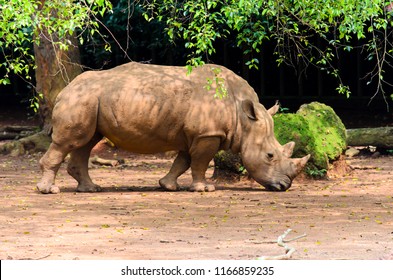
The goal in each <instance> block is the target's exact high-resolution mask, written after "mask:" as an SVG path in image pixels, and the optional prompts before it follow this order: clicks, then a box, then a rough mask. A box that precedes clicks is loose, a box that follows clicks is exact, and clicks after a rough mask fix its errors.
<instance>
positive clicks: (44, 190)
mask: <svg viewBox="0 0 393 280" xmlns="http://www.w3.org/2000/svg"><path fill="white" fill-rule="evenodd" d="M37 189H38V191H39V192H41V193H43V194H49V193H59V192H60V189H59V187H56V186H55V185H51V186H50V187H48V186H47V185H43V184H40V183H39V184H37Z"/></svg>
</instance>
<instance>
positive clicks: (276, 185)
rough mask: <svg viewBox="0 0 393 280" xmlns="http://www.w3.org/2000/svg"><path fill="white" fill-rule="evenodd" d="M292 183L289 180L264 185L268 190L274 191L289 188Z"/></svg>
mask: <svg viewBox="0 0 393 280" xmlns="http://www.w3.org/2000/svg"><path fill="white" fill-rule="evenodd" d="M291 185H292V182H287V181H284V180H282V181H280V182H278V183H273V184H265V185H264V187H265V188H266V189H267V190H268V191H273V192H284V191H286V190H287V189H289V188H290V187H291Z"/></svg>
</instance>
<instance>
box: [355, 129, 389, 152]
mask: <svg viewBox="0 0 393 280" xmlns="http://www.w3.org/2000/svg"><path fill="white" fill-rule="evenodd" d="M347 144H348V146H375V147H379V148H384V149H390V148H393V127H375V128H354V129H347Z"/></svg>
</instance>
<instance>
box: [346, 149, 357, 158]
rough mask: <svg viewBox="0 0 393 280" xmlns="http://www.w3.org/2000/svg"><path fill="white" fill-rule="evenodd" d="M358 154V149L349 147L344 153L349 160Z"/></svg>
mask: <svg viewBox="0 0 393 280" xmlns="http://www.w3.org/2000/svg"><path fill="white" fill-rule="evenodd" d="M359 153H360V151H359V150H358V149H355V148H353V147H350V148H349V149H348V150H346V151H345V155H346V156H347V157H350V158H351V157H354V156H357V155H358V154H359Z"/></svg>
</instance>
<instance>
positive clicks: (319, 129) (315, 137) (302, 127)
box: [274, 102, 346, 172]
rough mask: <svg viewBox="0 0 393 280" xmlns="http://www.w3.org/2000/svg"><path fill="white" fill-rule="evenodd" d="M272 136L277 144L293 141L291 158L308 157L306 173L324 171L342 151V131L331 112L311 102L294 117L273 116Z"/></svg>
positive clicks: (284, 115)
mask: <svg viewBox="0 0 393 280" xmlns="http://www.w3.org/2000/svg"><path fill="white" fill-rule="evenodd" d="M274 122H275V129H274V131H275V135H276V138H277V140H278V141H279V142H280V143H281V144H285V143H287V142H289V141H295V142H296V146H295V151H294V157H302V156H304V155H306V154H311V159H310V160H309V163H308V164H307V168H306V170H311V172H314V171H316V170H327V169H328V167H329V161H333V160H335V159H337V158H338V157H339V156H340V155H341V153H342V152H343V150H344V149H345V148H346V130H345V126H344V125H343V123H342V122H341V120H340V118H339V117H338V116H337V115H336V114H335V112H334V111H333V109H332V108H331V107H329V106H327V105H325V104H322V103H318V102H313V103H310V104H306V105H303V106H301V108H300V109H299V110H298V112H297V113H296V114H278V115H275V116H274Z"/></svg>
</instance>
